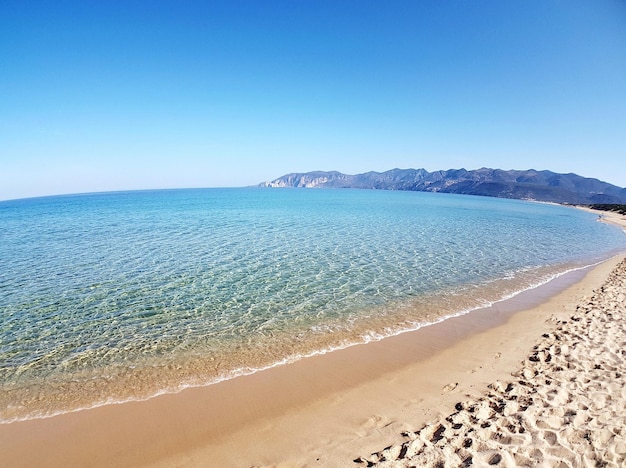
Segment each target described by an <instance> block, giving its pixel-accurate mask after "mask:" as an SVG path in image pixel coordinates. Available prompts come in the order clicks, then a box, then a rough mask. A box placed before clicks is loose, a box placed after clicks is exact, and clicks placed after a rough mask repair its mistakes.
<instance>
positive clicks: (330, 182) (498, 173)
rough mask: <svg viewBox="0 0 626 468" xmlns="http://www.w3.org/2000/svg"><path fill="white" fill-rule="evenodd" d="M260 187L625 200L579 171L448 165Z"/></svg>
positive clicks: (302, 178)
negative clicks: (581, 174) (443, 168)
mask: <svg viewBox="0 0 626 468" xmlns="http://www.w3.org/2000/svg"><path fill="white" fill-rule="evenodd" d="M259 186H261V187H306V188H358V189H381V190H412V191H418V192H442V193H458V194H465V195H482V196H487V197H499V198H516V199H524V200H536V201H544V202H553V203H564V204H576V205H588V204H595V203H626V189H625V188H621V187H617V186H615V185H611V184H609V183H607V182H602V181H600V180H598V179H590V178H586V177H582V176H579V175H577V174H572V173H570V174H559V173H556V172H551V171H536V170H534V169H529V170H521V171H518V170H502V169H490V168H485V167H484V168H481V169H476V170H470V171H468V170H466V169H449V170H445V171H435V172H428V171H427V170H425V169H392V170H390V171H386V172H366V173H364V174H355V175H349V174H342V173H341V172H337V171H330V172H326V171H315V172H306V173H292V174H286V175H284V176H282V177H279V178H278V179H275V180H272V181H271V182H263V183H261V184H259Z"/></svg>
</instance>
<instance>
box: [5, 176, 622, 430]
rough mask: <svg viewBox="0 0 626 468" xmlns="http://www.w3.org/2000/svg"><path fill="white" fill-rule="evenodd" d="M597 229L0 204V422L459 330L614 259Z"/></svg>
mask: <svg viewBox="0 0 626 468" xmlns="http://www.w3.org/2000/svg"><path fill="white" fill-rule="evenodd" d="M595 218H596V217H595V216H594V215H593V214H589V213H586V212H584V211H582V210H577V209H574V208H567V207H561V206H555V205H547V204H539V203H532V202H524V201H516V200H503V199H493V198H483V197H470V196H457V195H448V194H433V193H418V192H391V191H366V190H364V191H361V190H293V189H291V190H290V189H252V188H250V189H203V190H165V191H142V192H120V193H103V194H88V195H75V196H63V197H47V198H38V199H28V200H15V201H7V202H0V319H1V320H0V324H1V325H0V382H1V384H0V385H1V388H0V390H1V391H0V420H2V421H5V422H6V421H10V420H14V419H27V418H33V417H42V416H47V415H51V414H56V413H59V412H65V411H72V410H76V409H79V408H84V407H91V406H95V405H100V404H104V403H107V402H114V401H125V400H131V399H142V398H148V397H151V396H154V395H156V394H159V393H163V392H172V391H177V390H179V389H181V388H184V387H186V386H194V385H205V384H209V383H212V382H217V381H220V380H223V379H228V378H232V377H234V376H237V375H242V374H246V373H250V372H254V371H256V370H259V369H263V368H267V367H269V366H273V365H277V364H281V363H285V362H289V361H293V360H296V359H299V358H301V357H303V356H307V355H311V354H315V353H320V352H328V351H329V350H332V349H336V348H341V347H345V346H349V345H351V344H356V343H362V342H367V341H369V340H373V339H380V338H382V337H384V336H389V335H393V334H396V333H399V332H402V331H406V330H410V329H416V328H419V327H420V326H423V325H426V324H429V323H434V322H437V321H440V320H442V319H444V318H445V317H448V316H452V315H455V314H459V313H465V312H467V311H470V310H472V309H475V308H477V307H480V306H481V305H485V304H488V303H491V302H493V301H496V300H499V299H502V298H503V297H507V296H510V295H511V294H514V293H516V292H519V291H522V290H525V289H528V288H531V287H533V286H536V285H538V284H540V283H543V282H545V281H547V280H548V279H550V278H552V277H554V276H555V275H558V274H561V273H563V272H565V271H567V270H570V269H573V268H578V267H581V266H584V265H589V264H592V263H595V262H597V261H599V260H601V259H604V258H607V257H608V256H610V255H611V254H614V253H616V252H618V251H624V250H626V235H624V232H623V231H621V230H620V229H619V228H616V227H613V226H609V225H606V224H604V223H598V222H596V220H595Z"/></svg>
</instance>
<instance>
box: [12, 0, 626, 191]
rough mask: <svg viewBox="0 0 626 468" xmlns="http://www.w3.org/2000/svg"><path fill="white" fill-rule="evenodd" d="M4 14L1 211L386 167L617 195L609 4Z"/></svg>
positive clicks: (624, 127) (616, 90)
mask: <svg viewBox="0 0 626 468" xmlns="http://www.w3.org/2000/svg"><path fill="white" fill-rule="evenodd" d="M0 11H1V13H0V199H9V198H20V197H28V196H37V195H46V194H59V193H75V192H91V191H105V190H124V189H142V188H172V187H210V186H244V185H251V184H256V183H258V182H261V181H265V180H270V179H273V178H276V177H278V176H280V175H283V174H285V173H288V172H304V171H311V170H339V171H342V172H347V173H357V172H364V171H368V170H378V171H383V170H387V169H391V168H394V167H400V168H409V167H412V168H420V167H423V168H425V169H427V170H431V171H432V170H437V169H450V168H461V167H464V168H466V169H476V168H479V167H483V166H486V167H498V168H502V169H530V168H534V169H549V170H553V171H556V172H575V173H578V174H580V175H583V176H586V177H596V178H599V179H602V180H605V181H607V182H611V183H613V184H616V185H619V186H622V187H624V186H626V2H624V1H621V0H613V1H610V0H607V1H604V0H597V1H594V0H588V1H576V0H561V1H550V0H530V1H527V0H525V1H522V0H519V1H506V0H495V1H480V0H478V1H439V0H433V1H426V0H423V1H422V0H409V1H388V2H386V1H370V2H367V1H340V0H332V1H298V0H289V1H287V0H286V1H282V2H278V1H272V2H270V1H262V0H251V1H233V0H228V1H169V2H161V1H150V2H148V1H146V2H133V1H124V2H116V1H106V2H105V1H102V2H94V1H88V0H81V1H62V0H57V1H51V2H37V1H32V2H31V1H15V2H13V1H4V0H0Z"/></svg>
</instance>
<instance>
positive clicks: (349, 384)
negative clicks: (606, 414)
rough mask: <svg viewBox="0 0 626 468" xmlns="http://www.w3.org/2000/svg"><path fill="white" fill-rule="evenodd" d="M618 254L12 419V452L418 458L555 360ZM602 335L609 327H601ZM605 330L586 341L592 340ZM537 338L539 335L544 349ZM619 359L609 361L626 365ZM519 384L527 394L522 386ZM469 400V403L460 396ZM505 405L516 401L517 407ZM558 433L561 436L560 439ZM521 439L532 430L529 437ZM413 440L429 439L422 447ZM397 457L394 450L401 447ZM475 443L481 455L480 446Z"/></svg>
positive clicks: (1, 454)
mask: <svg viewBox="0 0 626 468" xmlns="http://www.w3.org/2000/svg"><path fill="white" fill-rule="evenodd" d="M620 260H621V257H616V258H614V259H611V260H609V261H607V262H605V263H603V264H601V265H599V266H598V267H596V268H594V269H592V270H591V271H590V272H587V271H579V272H574V273H572V274H570V275H566V276H564V277H561V278H559V279H557V280H555V281H553V282H551V283H549V284H547V285H544V286H542V287H540V288H537V289H535V290H533V291H530V292H527V293H523V294H520V295H518V296H516V297H515V298H513V299H511V300H509V301H504V302H501V303H498V304H496V305H494V306H493V307H491V308H488V309H484V310H480V311H475V312H473V313H471V314H469V315H465V316H462V317H457V318H454V319H450V320H447V321H445V322H443V323H440V324H437V325H433V326H430V327H426V328H423V329H421V330H418V331H416V332H411V333H406V334H403V335H399V336H396V337H392V338H388V339H385V340H383V341H381V342H376V343H370V344H367V345H360V346H354V347H352V348H348V349H345V350H342V351H337V352H333V353H329V354H326V355H323V356H316V357H312V358H308V359H304V360H302V361H299V362H297V363H294V364H290V365H285V366H281V367H277V368H273V369H270V370H267V371H264V372H259V373H257V374H254V375H251V376H246V377H240V378H237V379H233V380H230V381H227V382H222V383H220V384H217V385H212V386H209V387H204V388H195V389H188V390H185V391H182V392H180V393H178V394H175V395H163V396H160V397H156V398H153V399H150V400H147V401H144V402H132V403H124V404H113V405H108V406H102V407H99V408H94V409H90V410H84V411H79V412H75V413H69V414H64V415H59V416H55V417H51V418H47V419H40V420H32V421H24V422H17V423H12V424H6V425H0V465H1V466H241V467H249V466H366V465H367V464H368V462H369V463H375V462H376V463H379V462H381V463H383V464H387V465H389V464H399V465H400V466H403V464H411V463H414V462H413V461H411V457H408V456H407V455H408V454H410V455H411V456H417V451H419V449H417V450H415V453H412V452H410V451H409V448H408V445H407V446H406V450H405V449H404V448H403V447H405V444H407V443H410V442H413V441H415V440H422V439H424V438H426V439H428V437H430V443H431V444H433V446H435V445H436V444H435V443H433V442H432V439H433V436H434V433H435V432H437V431H439V428H438V426H436V427H435V429H434V430H433V431H432V432H433V433H432V434H429V433H428V431H429V430H430V429H426V430H424V429H423V428H424V427H431V426H432V425H433V424H435V425H436V424H437V423H438V421H442V420H443V421H446V420H445V418H446V417H450V415H453V414H454V413H455V412H456V413H461V412H464V413H463V415H466V414H465V413H467V414H471V413H472V411H470V409H471V408H474V410H473V412H474V413H480V411H483V410H482V408H484V407H485V406H489V407H490V403H491V402H492V401H493V398H496V401H499V400H497V399H498V398H502V399H504V395H509V394H510V393H511V391H512V390H509V391H507V388H508V382H512V381H515V379H518V380H519V379H520V377H519V376H520V375H524V374H523V373H524V369H530V370H528V372H535V371H536V372H538V373H541V372H544V371H545V369H543V368H541V369H538V368H537V366H538V364H537V365H536V363H537V362H540V363H542V364H543V363H544V362H545V359H546V358H545V356H546V355H545V352H544V351H545V349H549V347H550V346H554V343H553V341H554V339H555V338H554V335H555V333H560V334H562V333H563V331H560V332H558V331H555V330H557V328H558V327H560V326H565V325H567V324H563V323H562V322H563V321H567V322H570V321H571V319H570V317H571V316H572V315H574V314H576V313H583V312H581V310H583V311H585V310H587V307H588V306H589V305H590V304H591V301H592V299H593V298H594V297H595V298H596V299H593V300H598V297H600V298H601V297H603V296H602V293H601V292H600V293H596V294H595V296H594V294H593V291H594V290H598V288H600V287H601V286H602V285H603V284H604V282H605V280H606V279H607V278H608V277H609V274H610V273H611V271H612V270H613V269H614V268H615V267H616V265H617V264H618V263H619V262H620ZM616 288H617V293H615V294H618V296H612V297H614V298H615V297H619V294H620V292H621V293H622V294H623V293H624V291H623V290H622V289H620V288H622V286H619V285H618V286H616ZM594 304H595V303H594ZM622 304H623V301H622ZM577 307H578V309H577ZM594 307H595V305H594ZM594 307H592V309H594ZM577 310H578V311H577ZM589 318H591V320H592V323H594V324H597V325H598V330H597V332H598V333H601V331H602V329H603V328H606V327H605V325H606V324H605V323H603V322H599V321H598V319H597V317H596V316H595V315H593V316H589ZM581 320H583V319H582V318H581ZM585 320H586V319H585ZM575 323H578V322H576V321H575ZM585 323H586V322H585ZM618 323H619V322H618ZM621 323H623V322H621ZM622 329H623V327H622ZM568 333H569V332H568ZM571 333H577V334H581V333H580V331H577V332H575V331H571ZM544 334H546V335H548V337H549V338H546V337H543V336H542V335H544ZM547 339H550V340H553V341H552V342H546V341H545V340H547ZM594 339H595V340H600V341H602V340H603V337H602V335H598V336H596V337H595V338H594ZM542 340H543V341H542ZM605 341H606V340H605ZM546 343H547V344H546ZM594 343H596V342H595V341H594V342H589V343H587V344H586V345H588V347H589V349H590V350H593V349H594V346H596V345H595V344H594ZM548 344H549V346H548V348H545V346H544V345H548ZM534 346H539V348H537V349H535V350H533V347H534ZM542 346H544V347H542ZM539 351H541V352H542V353H543V354H541V356H543V357H539V356H540V355H539V354H537V356H538V359H539V361H534V360H529V358H530V357H532V356H534V355H535V354H534V353H538V352H539ZM591 353H592V351H589V352H587V354H591ZM553 354H554V353H553ZM562 354H563V353H562ZM570 354H571V353H570ZM578 354H580V353H578ZM578 354H577V356H578ZM583 357H584V356H583ZM578 358H580V356H578ZM542 359H543V362H542ZM616 359H617V358H616ZM551 360H552V361H556V357H555V356H553V357H552V358H551ZM524 363H526V364H524ZM528 363H533V364H532V365H531V364H528ZM619 364H620V363H619V362H615V363H613V364H611V365H612V366H614V367H616V368H618V367H619ZM594 365H595V364H594ZM533 366H535V367H533ZM622 367H623V365H622ZM582 369H583V371H580V372H587V370H585V369H586V368H582ZM591 370H597V369H591ZM624 371H626V369H624ZM520 372H522V374H520ZM611 372H619V371H611ZM529 375H530V374H529ZM535 375H539V374H535ZM524 379H525V380H527V381H530V380H532V379H530V378H526V377H524ZM551 380H555V381H556V379H552V378H551ZM590 381H591V379H590ZM496 382H501V383H496ZM490 385H491V387H489V386H490ZM534 385H536V386H537V385H538V386H539V387H540V388H541V387H542V386H543V385H546V386H547V385H548V384H540V383H535V384H534ZM515 388H517V387H515ZM538 391H539V390H538ZM541 391H543V390H541ZM549 391H550V390H549V389H548V390H546V392H549ZM498 392H500V393H498ZM516 392H518V393H516V394H515V396H517V397H518V398H520V395H521V393H519V392H520V391H519V390H516ZM605 393H606V392H605ZM618 393H619V392H618ZM622 393H623V392H622ZM490 394H494V395H496V396H495V397H494V396H490ZM608 394H609V396H610V395H611V394H610V392H609V393H608ZM497 395H500V396H497ZM546 395H547V394H546ZM511 396H512V395H511ZM621 396H622V397H623V396H624V395H621ZM618 397H619V398H621V397H620V395H619V394H617V396H616V398H618ZM542 398H543V397H542ZM546 398H547V396H546ZM559 398H561V397H559ZM538 400H539V399H538ZM605 400H606V398H605ZM507 401H508V400H507ZM619 401H621V400H619ZM485 402H486V403H485ZM457 403H461V404H462V407H460V408H461V409H456V408H455V405H457ZM621 404H622V408H623V403H621ZM481 405H482V406H481ZM517 410H519V407H518V409H517ZM484 411H486V413H487V414H488V415H489V416H493V415H492V414H491V413H490V412H489V410H484ZM494 411H495V410H494ZM503 411H504V410H503ZM507 411H513V409H512V407H511V408H510V409H509V410H507ZM537 411H539V409H538V410H537ZM481 414H482V413H481ZM495 414H499V413H497V412H495ZM529 414H530V413H529ZM537 414H538V415H539V414H540V413H537ZM541 417H542V416H541ZM468 418H470V423H468V424H467V427H466V426H462V427H466V429H467V430H469V429H470V428H474V430H475V431H477V430H478V429H479V428H480V425H478V426H477V424H476V423H475V422H473V421H472V420H471V417H469V416H468ZM537 419H540V416H536V418H535V421H534V424H535V425H536V426H537ZM551 421H552V420H551ZM483 422H484V421H483ZM459 423H460V422H459ZM459 423H453V424H459ZM440 424H443V423H440ZM461 424H462V423H461ZM481 424H482V422H481ZM554 424H556V423H554ZM481 429H484V428H481ZM448 430H450V431H452V430H453V429H448V428H447V427H446V428H445V430H444V431H443V432H439V433H438V435H437V437H440V436H441V438H440V439H439V441H441V440H444V439H445V441H446V444H445V445H446V446H454V442H451V440H452V434H451V432H450V433H446V431H448ZM454 430H455V429H454ZM541 430H544V431H545V430H546V429H544V428H541ZM424 431H425V432H424ZM552 432H555V430H552ZM555 434H556V439H554V440H556V441H560V439H559V437H560V436H558V432H555ZM489 437H491V436H489ZM537 437H539V436H537ZM590 437H591V436H590ZM603 437H605V438H606V437H608V435H607V434H604V436H603ZM465 438H467V437H464V438H463V439H462V440H465ZM546 438H547V439H548V443H549V441H550V440H552V439H553V438H552V436H551V435H546V434H544V436H543V439H541V440H546ZM522 439H523V440H522ZM522 439H520V440H521V442H520V444H524V443H526V442H528V441H527V440H526V439H527V438H522ZM534 439H535V437H534V436H533V437H531V441H530V442H531V444H532V441H533V440H534ZM490 440H491V438H490ZM511 440H517V439H511ZM537 440H539V438H537ZM584 440H587V439H584ZM601 440H604V439H601ZM460 443H461V444H463V441H461V442H460ZM559 443H560V442H559ZM424 445H426V443H424ZM478 446H479V443H478V442H476V447H478ZM385 447H391V449H389V450H391V451H392V452H393V454H394V455H392V454H391V452H389V451H387V452H385ZM415 447H417V443H416V444H415V445H414V446H413V448H411V450H413V449H414V448H415ZM461 448H463V447H462V446H461ZM435 450H438V449H437V448H436V447H435ZM490 450H491V449H490ZM403 451H404V454H403V457H399V456H400V455H401V454H402V452H403ZM396 452H397V453H396ZM435 453H437V452H435ZM616 453H617V452H616ZM480 456H482V454H481V455H480ZM490 456H493V454H492V455H490ZM550 456H552V455H550ZM394 457H395V460H394V461H393V462H392V461H390V460H389V459H391V458H394ZM474 457H475V459H476V461H478V459H479V458H478V457H479V455H474ZM501 457H503V456H502V455H501ZM547 457H548V455H546V458H544V460H548V458H547ZM354 460H359V463H357V462H355V461H354ZM481 460H482V459H481ZM490 460H491V459H489V460H487V462H488V461H490ZM503 460H504V459H502V460H500V461H499V463H504V461H506V460H504V461H503ZM417 464H419V463H417Z"/></svg>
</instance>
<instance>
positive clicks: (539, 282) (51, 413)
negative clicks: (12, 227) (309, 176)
mask: <svg viewBox="0 0 626 468" xmlns="http://www.w3.org/2000/svg"><path fill="white" fill-rule="evenodd" d="M603 261H604V260H602V261H595V262H594V263H590V264H588V265H584V266H583V265H579V264H576V263H572V264H569V266H567V269H558V270H556V271H551V272H546V271H543V272H542V273H541V275H539V276H538V277H537V278H536V279H535V280H534V282H528V279H527V278H524V279H523V280H522V281H521V283H518V284H517V285H516V287H522V289H519V290H515V289H513V290H511V289H510V286H503V285H501V284H500V285H499V286H498V287H497V288H496V289H495V290H497V291H498V293H497V294H503V295H501V297H500V298H495V297H491V298H489V296H490V295H491V296H493V292H492V293H491V294H489V293H487V294H485V293H484V292H483V293H481V294H480V296H483V298H482V301H483V304H482V305H479V303H478V301H477V300H475V299H476V298H473V300H467V298H465V301H464V302H465V303H464V304H463V306H462V307H463V308H460V309H456V308H450V307H442V306H441V303H440V302H437V301H436V300H433V298H434V299H439V300H441V299H442V298H443V296H433V298H431V299H430V300H429V301H420V303H419V307H420V308H421V309H423V310H424V311H426V310H430V309H429V308H432V307H436V306H439V307H440V308H442V309H444V308H445V309H446V310H447V313H446V315H442V316H440V317H436V316H435V317H432V321H429V322H422V323H415V325H411V326H410V327H409V328H402V327H396V328H388V329H386V330H385V333H383V332H382V331H379V332H372V333H369V334H367V335H360V336H358V337H357V338H356V339H355V340H354V341H349V342H344V343H343V344H340V345H336V346H335V345H332V346H331V347H329V348H321V349H317V350H314V351H312V352H309V353H307V354H297V355H290V356H287V357H285V358H283V359H282V360H280V361H276V362H273V363H270V364H268V365H265V366H263V367H258V368H256V367H242V368H239V369H234V370H233V371H230V372H228V373H227V374H225V375H224V376H218V377H217V378H216V379H214V380H210V381H206V382H199V383H186V384H181V385H180V386H177V387H166V388H163V389H161V390H158V391H155V392H154V393H142V394H135V395H131V396H129V397H121V398H119V399H118V398H114V397H108V398H107V399H105V400H101V401H97V402H95V403H87V404H84V405H82V406H81V405H78V406H73V407H71V408H67V409H64V410H48V412H40V413H32V414H29V415H27V416H14V417H12V418H11V417H8V418H6V419H0V426H2V425H5V424H12V423H16V422H26V421H30V420H40V419H48V418H52V417H57V416H62V415H64V414H70V413H76V412H81V411H88V410H93V409H96V408H100V407H103V406H110V405H123V404H127V403H134V402H143V401H147V400H150V399H152V398H158V397H160V396H164V395H174V394H178V393H180V392H181V391H186V390H188V389H194V388H204V387H208V386H212V385H219V384H221V383H223V382H227V381H230V380H233V379H238V378H242V377H247V376H251V375H254V374H256V373H260V372H267V371H269V370H271V369H273V368H276V367H280V366H285V365H292V364H294V363H296V362H298V361H300V360H306V359H311V358H315V357H317V356H323V355H326V354H329V353H335V352H338V351H342V350H345V349H348V348H351V347H355V346H363V345H367V344H370V343H375V342H379V341H384V340H387V339H389V338H393V337H396V336H399V335H403V334H405V333H414V332H416V331H418V330H420V329H423V328H426V327H431V326H434V325H438V324H440V323H443V322H445V321H448V320H450V319H454V318H457V317H461V316H464V315H468V314H473V313H474V312H476V311H478V310H481V309H490V308H493V307H494V305H497V304H500V303H504V302H506V301H509V300H511V299H513V298H515V297H516V296H518V295H520V294H523V295H533V294H535V293H534V292H533V291H535V290H537V289H538V288H541V287H543V286H544V285H546V284H549V283H552V282H555V281H557V280H559V278H561V277H563V276H566V277H571V276H572V275H579V274H581V273H580V272H584V271H588V270H589V269H591V268H593V267H595V266H597V265H599V264H600V263H602V262H603ZM564 267H566V265H561V267H560V268H564ZM516 279H517V277H516ZM500 281H502V282H504V280H500ZM507 281H510V280H509V279H507ZM494 284H495V282H494ZM555 284H556V283H555ZM521 285H523V286H521ZM488 287H489V286H487V285H483V286H482V288H484V290H485V291H486V289H487V288H488ZM507 288H508V290H507ZM462 296H463V295H459V297H462ZM496 297H497V295H496ZM188 375H191V374H188ZM143 380H144V381H145V378H144V379H143ZM96 386H97V385H96ZM93 387H94V385H92V388H93ZM126 388H133V387H132V385H128V383H127V386H126ZM45 396H46V395H44V397H45ZM47 396H48V397H50V398H52V399H53V401H54V396H55V395H47ZM9 401H10V400H9ZM18 401H19V400H18ZM40 401H45V399H44V398H41V397H40Z"/></svg>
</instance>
